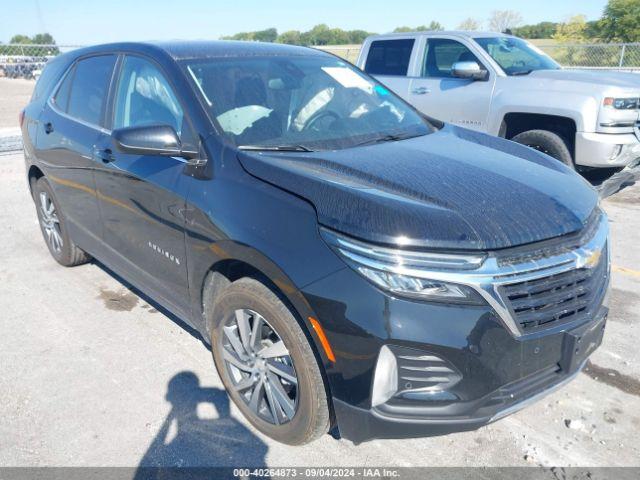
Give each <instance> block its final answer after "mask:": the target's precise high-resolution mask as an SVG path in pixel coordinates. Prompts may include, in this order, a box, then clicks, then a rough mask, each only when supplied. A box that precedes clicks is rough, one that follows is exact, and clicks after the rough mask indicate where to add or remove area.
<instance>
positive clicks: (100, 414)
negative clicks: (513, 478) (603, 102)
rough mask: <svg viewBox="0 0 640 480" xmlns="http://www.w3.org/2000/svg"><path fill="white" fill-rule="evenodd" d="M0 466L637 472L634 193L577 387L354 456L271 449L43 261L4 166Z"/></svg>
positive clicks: (639, 272) (13, 169)
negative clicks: (605, 317) (466, 426)
mask: <svg viewBox="0 0 640 480" xmlns="http://www.w3.org/2000/svg"><path fill="white" fill-rule="evenodd" d="M0 204H2V205H4V206H5V208H3V209H0V223H1V224H2V225H3V226H4V227H3V228H2V229H0V243H1V244H2V246H3V248H2V249H0V284H2V286H3V288H2V290H0V307H1V311H2V314H1V315H0V418H2V421H1V422H0V466H42V465H47V466H51V465H55V466H138V465H161V466H164V465H224V466H238V465H240V466H249V465H254V466H256V465H268V466H287V465H297V466H311V465H316V466H347V465H352V466H423V465H424V466H530V465H545V466H551V465H562V466H608V465H615V466H631V465H634V466H638V465H640V445H639V443H640V442H639V440H638V439H639V438H640V349H638V344H640V329H639V328H638V324H639V321H640V318H639V316H638V312H639V311H640V294H639V293H638V292H639V291H640V252H639V250H638V248H637V244H638V242H639V241H640V186H638V185H636V186H634V187H631V188H628V189H626V190H624V191H623V192H622V193H620V194H618V195H616V196H614V197H612V198H611V199H610V200H607V201H606V202H604V206H605V208H606V210H607V212H608V213H609V215H610V218H611V228H612V233H613V243H614V245H613V263H614V268H613V292H612V293H613V295H612V310H611V316H610V321H609V324H608V327H607V333H606V335H605V339H604V343H603V345H602V347H601V348H600V349H599V350H598V351H597V352H596V353H595V354H594V355H593V357H592V360H591V363H590V364H589V368H588V370H587V371H586V372H585V373H582V374H580V375H579V376H578V377H577V378H576V380H575V381H573V382H572V383H570V384H569V385H567V386H566V387H564V388H563V389H561V390H560V391H558V392H556V393H553V394H552V395H550V396H548V397H546V398H545V399H543V400H542V401H540V402H539V403H537V404H535V405H533V406H531V407H529V408H527V409H525V410H523V411H521V412H519V413H517V414H515V415H513V416H510V417H507V418H505V419H503V420H501V421H498V422H497V423H495V424H492V425H489V426H487V427H484V428H481V429H480V430H478V431H475V432H468V433H460V434H453V435H449V436H445V437H436V438H425V439H413V440H384V441H373V442H370V443H366V444H362V445H359V446H354V445H353V444H351V443H350V442H348V441H344V440H336V439H334V438H332V437H331V436H329V435H326V436H324V437H323V438H321V439H320V440H319V441H317V442H315V443H313V444H311V445H307V446H304V447H289V446H285V445H281V444H278V443H275V442H273V441H271V440H269V439H268V438H266V437H264V436H263V435H261V434H260V433H258V432H257V431H255V430H254V429H253V428H252V427H251V426H250V425H249V424H248V423H247V422H246V421H245V420H244V419H243V418H242V416H241V415H240V413H239V412H238V410H237V409H236V408H235V407H234V406H233V405H229V401H228V399H227V396H226V395H225V393H224V392H223V390H222V384H221V382H220V380H219V378H218V376H217V374H216V372H215V370H214V368H213V365H212V361H211V356H210V353H209V351H208V350H207V348H206V347H205V346H204V345H203V343H202V341H201V340H200V339H199V338H198V337H197V336H194V335H193V334H192V333H191V332H190V331H189V329H187V328H185V327H184V326H183V325H182V324H181V323H180V321H179V320H177V319H175V318H170V317H168V316H166V315H164V314H163V313H162V312H161V311H159V309H158V308H156V307H157V305H155V304H154V303H153V302H151V301H150V300H149V299H147V298H145V297H144V296H142V297H141V296H139V295H138V294H137V293H136V292H132V291H129V290H128V289H127V288H125V287H124V286H123V285H122V284H121V283H119V282H118V280H116V279H115V278H114V277H112V276H111V275H110V274H109V273H108V272H107V271H105V270H104V269H103V268H101V267H100V266H99V265H96V264H88V265H84V266H81V267H77V268H72V269H67V268H63V267H61V266H59V265H58V264H56V263H55V262H54V261H53V259H52V258H51V257H50V256H49V254H48V252H47V250H46V247H45V245H44V242H43V240H42V238H41V236H40V232H39V229H38V226H37V223H36V215H35V210H34V207H33V204H32V202H31V199H30V198H29V195H28V193H27V189H26V182H25V180H24V166H23V158H22V155H21V154H15V153H14V154H0Z"/></svg>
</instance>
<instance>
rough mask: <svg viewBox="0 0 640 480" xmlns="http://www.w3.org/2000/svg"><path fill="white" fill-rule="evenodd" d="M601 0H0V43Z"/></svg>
mask: <svg viewBox="0 0 640 480" xmlns="http://www.w3.org/2000/svg"><path fill="white" fill-rule="evenodd" d="M605 4H606V0H581V1H580V0H534V1H531V0H524V1H523V0H393V1H390V0H365V1H362V0H351V1H349V0H313V1H309V0H262V1H260V0H226V1H219V0H153V1H150V0H106V1H101V2H94V1H92V0H0V11H1V12H2V15H0V41H1V42H4V43H6V42H8V41H9V39H10V38H11V37H12V36H13V35H15V34H25V35H29V36H31V35H33V34H35V33H39V32H48V33H51V34H52V35H53V37H54V38H55V40H56V42H57V43H58V44H59V45H88V44H95V43H103V42H112V41H128V40H131V41H136V40H170V39H185V40H193V39H216V38H219V37H220V36H222V35H230V34H233V33H237V32H241V31H253V30H262V29H265V28H270V27H276V28H277V29H278V31H279V32H283V31H286V30H302V31H304V30H308V29H310V28H311V27H313V26H314V25H316V24H318V23H326V24H328V25H329V26H331V27H340V28H343V29H345V30H351V29H362V30H367V31H371V32H377V33H384V32H389V31H391V30H393V29H394V28H395V27H397V26H403V25H408V26H417V25H421V24H428V23H429V22H430V21H432V20H436V21H438V22H440V23H441V24H443V25H444V26H445V27H446V28H450V29H454V28H455V27H456V26H457V25H458V24H459V23H460V22H461V21H462V20H464V19H465V18H467V17H473V18H476V19H478V20H481V21H486V19H487V18H488V17H489V16H490V15H491V12H492V11H493V10H515V11H517V12H519V13H520V14H521V15H522V17H523V20H524V21H523V24H531V23H538V22H541V21H545V20H548V21H563V20H565V19H567V18H569V17H570V16H572V15H576V14H584V15H586V16H587V18H588V19H589V20H595V19H598V18H599V17H600V16H601V14H602V10H603V9H604V6H605Z"/></svg>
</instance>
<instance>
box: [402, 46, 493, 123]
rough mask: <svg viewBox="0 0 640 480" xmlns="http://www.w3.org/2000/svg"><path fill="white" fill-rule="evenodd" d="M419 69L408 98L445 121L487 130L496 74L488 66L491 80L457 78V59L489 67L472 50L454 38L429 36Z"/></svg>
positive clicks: (422, 110) (421, 109)
mask: <svg viewBox="0 0 640 480" xmlns="http://www.w3.org/2000/svg"><path fill="white" fill-rule="evenodd" d="M422 51H423V55H422V58H421V59H420V62H419V63H418V72H416V76H415V77H414V78H412V80H411V85H410V86H409V94H408V96H407V97H405V99H406V100H407V101H408V102H409V103H411V104H412V105H413V106H414V107H416V108H417V109H418V110H420V111H421V112H423V113H425V114H426V115H429V116H431V117H434V118H437V119H438V120H442V121H444V122H449V123H454V124H457V125H461V126H463V127H466V128H471V129H473V130H480V131H487V121H488V117H489V109H490V106H491V98H492V95H493V89H494V85H495V82H496V76H495V73H494V72H493V71H491V69H488V71H489V76H488V78H487V80H475V81H474V80H468V79H463V78H456V77H454V76H453V74H452V66H453V64H454V63H456V62H464V61H473V62H477V63H478V65H479V66H480V68H481V69H484V70H487V67H486V66H485V65H484V64H483V63H482V62H481V61H480V59H479V58H478V57H477V56H476V55H475V54H474V53H473V52H472V50H471V49H470V48H469V47H468V46H467V45H465V44H464V43H462V42H461V41H459V40H458V39H454V38H446V37H438V38H434V37H427V38H426V43H425V46H424V49H422Z"/></svg>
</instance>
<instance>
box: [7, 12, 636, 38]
mask: <svg viewBox="0 0 640 480" xmlns="http://www.w3.org/2000/svg"><path fill="white" fill-rule="evenodd" d="M455 28H456V29H458V30H482V29H487V30H490V31H494V32H510V33H513V34H514V35H517V36H518V37H522V38H536V39H545V38H550V39H554V40H557V41H559V42H581V41H592V42H640V0H609V1H608V3H607V5H606V7H605V9H604V11H603V13H602V16H601V18H600V19H598V20H593V21H587V18H586V17H585V16H584V15H576V16H574V17H571V18H569V19H567V20H566V21H564V22H540V23H536V24H535V25H522V15H520V13H518V12H516V11H513V10H495V11H493V12H492V13H491V15H490V17H489V18H488V19H487V20H486V21H482V20H480V19H475V18H467V19H465V20H463V21H462V22H461V23H460V24H458V25H457V26H455ZM444 29H445V27H444V26H443V25H442V24H441V23H439V22H437V21H435V20H434V21H431V22H430V23H425V24H423V25H418V26H416V27H412V26H401V27H397V28H396V29H394V30H393V31H394V32H410V31H428V30H432V31H433V30H435V31H438V30H444ZM373 34H374V32H368V31H366V30H343V29H341V28H331V27H329V26H328V25H326V24H319V25H316V26H315V27H313V28H312V29H311V30H308V31H306V32H302V31H300V30H288V31H286V32H282V33H278V30H277V29H275V28H267V29H265V30H258V31H254V32H240V33H236V34H235V35H230V36H226V37H222V38H223V39H225V40H253V41H260V42H277V43H286V44H291V45H311V46H323V45H349V44H360V43H362V42H363V41H364V39H365V38H366V37H368V36H369V35H373ZM9 43H18V44H23V45H28V44H32V45H33V44H40V45H55V40H54V39H53V37H52V36H51V35H49V34H48V33H39V34H37V35H34V36H33V37H28V36H26V35H14V36H13V37H12V38H11V40H10V41H9ZM1 50H2V49H1V48H0V51H1Z"/></svg>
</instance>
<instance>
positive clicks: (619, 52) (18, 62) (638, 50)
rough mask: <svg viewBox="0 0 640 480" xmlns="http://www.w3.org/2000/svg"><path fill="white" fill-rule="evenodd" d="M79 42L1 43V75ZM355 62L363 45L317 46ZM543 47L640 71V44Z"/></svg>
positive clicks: (21, 71)
mask: <svg viewBox="0 0 640 480" xmlns="http://www.w3.org/2000/svg"><path fill="white" fill-rule="evenodd" d="M74 48H79V46H78V45H32V44H5V45H3V44H0V77H9V78H36V77H37V76H38V75H39V74H40V71H41V70H42V67H43V66H44V64H45V63H46V62H47V60H49V59H50V58H52V57H54V56H56V55H58V54H60V53H62V52H66V51H68V50H73V49H74ZM316 48H319V49H321V50H325V51H327V52H331V53H333V54H335V55H338V56H339V57H342V58H344V59H346V60H348V61H350V62H352V63H355V62H356V60H357V59H358V54H359V53H360V45H330V46H319V47H316ZM539 48H540V49H541V50H543V51H544V52H546V53H547V54H548V55H549V56H551V57H552V58H554V59H555V60H556V61H557V62H558V63H560V64H561V65H563V66H564V67H567V68H588V69H603V70H604V69H608V70H625V71H637V72H640V43H615V44H614V43H601V44H598V43H596V44H589V45H587V44H574V45H567V44H540V45H539Z"/></svg>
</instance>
